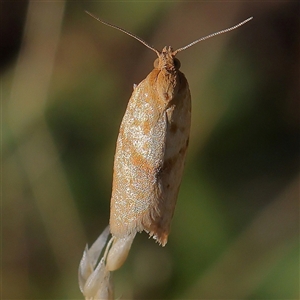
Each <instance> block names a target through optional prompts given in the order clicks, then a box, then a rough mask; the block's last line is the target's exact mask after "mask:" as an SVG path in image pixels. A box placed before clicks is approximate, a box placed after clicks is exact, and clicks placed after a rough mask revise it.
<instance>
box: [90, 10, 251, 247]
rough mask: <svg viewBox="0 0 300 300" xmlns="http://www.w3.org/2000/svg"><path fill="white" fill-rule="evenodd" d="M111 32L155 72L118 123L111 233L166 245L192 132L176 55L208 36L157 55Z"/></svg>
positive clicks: (185, 85) (185, 87) (188, 96)
mask: <svg viewBox="0 0 300 300" xmlns="http://www.w3.org/2000/svg"><path fill="white" fill-rule="evenodd" d="M87 13H88V14H89V15H91V16H92V17H93V18H95V19H96V20H98V21H100V22H101V23H103V24H105V25H108V26H110V27H113V28H116V29H118V30H120V31H122V32H124V33H126V34H128V35H130V36H132V37H133V38H135V39H137V40H138V41H140V42H141V43H143V44H144V45H145V46H146V47H148V48H149V49H151V50H153V51H154V52H155V53H156V54H157V56H158V58H157V59H156V60H155V62H154V69H153V70H152V71H151V72H150V74H149V75H148V76H147V77H146V78H145V79H144V80H143V81H142V82H141V83H140V84H139V85H137V86H136V87H135V88H134V91H133V93H132V95H131V97H130V99H129V103H128V106H127V109H126V112H125V115H124V117H123V120H122V123H121V126H120V131H119V136H118V139H117V145H116V153H115V159H114V172H113V186H112V197H111V211H110V231H111V234H112V235H113V236H115V237H117V238H123V237H126V236H128V235H130V234H132V235H135V233H136V232H141V231H143V230H145V231H146V232H148V233H149V235H150V236H153V237H154V238H155V239H156V240H157V241H158V242H159V243H160V244H161V245H163V246H164V245H165V244H166V243H167V239H168V235H169V232H170V223H171V219H172V217H173V214H174V209H175V205H176V200H177V195H178V191H179V186H180V182H181V178H182V173H183V167H184V160H185V156H186V152H187V147H188V143H189V133H190V126H191V94H190V90H189V85H188V82H187V80H186V78H185V76H184V74H183V73H182V72H180V70H179V68H180V61H179V60H178V59H177V58H175V56H176V54H177V53H178V52H180V51H182V50H185V49H187V48H189V47H191V46H192V45H194V44H196V43H198V42H200V41H202V40H205V39H208V38H210V37H212V36H215V35H218V34H221V33H224V32H227V31H230V30H233V29H235V28H237V27H239V26H242V25H243V24H244V23H246V22H248V21H250V20H251V19H252V18H249V19H247V20H245V21H243V22H241V23H239V24H238V25H236V26H233V27H231V28H228V29H225V30H222V31H219V32H217V33H213V34H211V35H208V36H206V37H203V38H201V39H198V40H196V41H194V42H193V43H191V44H189V45H187V46H185V47H182V48H179V49H177V50H175V51H174V50H173V49H172V47H170V46H166V47H164V48H163V50H162V51H158V50H156V49H154V48H153V47H151V46H150V45H149V44H147V43H146V42H145V41H143V40H142V39H140V38H138V37H137V36H135V35H134V34H132V33H130V32H128V31H126V30H124V29H122V28H119V27H117V26H115V25H112V24H110V23H107V22H104V21H102V20H100V19H99V18H97V17H95V16H94V15H92V14H91V13H89V12H87Z"/></svg>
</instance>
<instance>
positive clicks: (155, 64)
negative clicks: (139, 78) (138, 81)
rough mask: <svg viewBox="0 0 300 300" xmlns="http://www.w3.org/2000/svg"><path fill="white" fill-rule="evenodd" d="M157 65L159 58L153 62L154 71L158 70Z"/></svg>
mask: <svg viewBox="0 0 300 300" xmlns="http://www.w3.org/2000/svg"><path fill="white" fill-rule="evenodd" d="M158 65H159V58H157V59H156V60H155V61H154V68H155V69H158Z"/></svg>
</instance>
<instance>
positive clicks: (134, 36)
mask: <svg viewBox="0 0 300 300" xmlns="http://www.w3.org/2000/svg"><path fill="white" fill-rule="evenodd" d="M85 12H86V13H87V14H88V15H90V16H91V17H92V18H94V19H96V20H97V21H99V22H101V23H102V24H104V25H107V26H110V27H112V28H115V29H117V30H120V31H122V32H124V33H125V34H127V35H129V36H131V37H133V38H134V39H136V40H138V41H139V42H140V43H142V44H144V45H145V46H146V47H147V48H149V49H151V50H152V51H154V52H155V53H156V54H157V56H159V55H160V52H159V51H158V50H156V49H155V48H153V47H152V46H150V45H149V44H148V43H147V42H145V41H144V40H142V39H141V38H140V37H138V36H136V35H135V34H133V33H131V32H129V31H127V30H125V29H123V28H121V27H118V26H116V25H113V24H110V23H108V22H106V21H103V20H101V19H99V18H98V17H96V16H95V15H93V14H92V13H90V12H89V11H85Z"/></svg>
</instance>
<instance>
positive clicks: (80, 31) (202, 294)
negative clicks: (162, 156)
mask: <svg viewBox="0 0 300 300" xmlns="http://www.w3.org/2000/svg"><path fill="white" fill-rule="evenodd" d="M299 8H300V6H299V2H296V1H282V2H269V1H260V2H250V1H249V2H244V1H235V2H221V1H219V2H212V1H204V2H203V1H201V2H186V1H183V2H180V1H177V2H173V1H172V2H171V1H169V2H159V1H152V2H147V1H140V2H134V1H123V2H118V1H107V2H105V1H103V2H99V1H94V2H90V1H76V2H73V1H69V2H64V1H55V2H42V1H41V2H39V1H35V2H34V1H32V2H30V3H27V2H10V1H6V2H1V48H2V50H3V51H2V53H3V55H2V59H1V103H2V179H1V183H2V202H1V203H2V227H1V242H2V245H1V250H2V266H1V271H2V287H1V293H2V295H1V299H82V295H81V293H80V291H79V288H78V283H77V270H78V265H79V261H80V259H81V256H82V252H83V250H84V247H85V244H86V243H89V245H91V243H92V242H93V241H94V240H95V239H96V238H97V236H98V235H99V234H100V233H101V232H102V230H103V229H104V228H105V227H106V225H107V224H108V221H109V201H110V193H111V179H112V166H113V156H114V149H115V142H116V138H117V134H118V128H119V125H120V122H121V119H122V116H123V114H124V111H125V108H126V105H127V103H128V99H129V98H130V95H131V93H132V89H133V84H134V83H139V82H140V81H141V80H142V79H144V78H145V77H146V76H147V74H148V73H149V72H150V71H151V70H152V68H153V62H154V60H155V58H156V55H155V53H153V52H152V51H150V50H149V49H147V48H146V47H144V46H143V45H142V44H140V43H139V42H137V41H136V40H134V39H132V38H131V37H129V36H126V35H125V34H123V33H121V32H118V31H116V30H114V29H112V28H109V27H107V26H104V25H103V24H101V23H99V22H96V21H95V20H94V19H92V18H91V17H90V16H88V15H87V14H85V13H84V10H89V11H91V12H92V13H94V14H95V15H97V16H99V17H101V18H103V19H104V20H107V21H109V22H111V23H113V24H116V25H118V26H120V27H123V28H125V29H127V30H129V31H131V32H133V33H135V34H136V35H138V36H140V37H141V38H142V39H144V40H146V41H147V42H148V43H149V44H151V45H153V46H154V47H155V48H157V49H159V50H161V49H162V48H163V47H164V46H165V45H171V46H172V47H173V48H175V49H176V48H179V47H182V46H185V45H187V44H189V43H190V42H192V41H194V40H196V39H198V38H200V37H202V36H205V35H207V34H210V33H213V32H215V31H218V30H221V29H225V28H227V27H230V26H233V25H235V24H237V23H239V22H240V21H243V20H244V19H246V18H248V17H250V16H253V17H254V19H253V20H252V21H251V22H250V23H247V24H246V25H244V26H243V27H241V28H239V29H237V30H236V31H233V32H230V33H227V34H224V35H221V36H218V37H215V38H212V39H210V40H207V41H204V42H201V43H199V44H197V45H195V46H193V47H192V48H190V49H188V50H186V51H184V52H182V53H179V54H178V59H179V60H180V61H181V71H182V72H183V73H184V74H185V76H186V78H187V79H188V82H189V85H190V90H191V94H192V129H191V137H190V146H189V151H188V155H187V160H186V167H185V171H184V176H183V182H182V185H181V189H180V193H179V197H178V202H177V206H176V210H175V215H174V218H173V221H172V229H171V234H170V236H169V241H168V244H167V245H166V247H164V248H162V247H160V246H159V245H158V244H156V243H155V242H154V241H153V240H152V239H151V240H150V239H148V237H147V234H146V233H142V234H139V235H137V237H136V238H135V241H134V243H133V246H132V249H131V251H130V254H129V257H128V259H127V261H126V263H125V264H124V266H123V267H122V268H121V269H120V270H118V271H116V272H114V283H115V297H116V298H118V297H121V299H299V297H300V296H299V28H300V26H299V25H300V24H299Z"/></svg>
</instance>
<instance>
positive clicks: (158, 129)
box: [110, 47, 191, 245]
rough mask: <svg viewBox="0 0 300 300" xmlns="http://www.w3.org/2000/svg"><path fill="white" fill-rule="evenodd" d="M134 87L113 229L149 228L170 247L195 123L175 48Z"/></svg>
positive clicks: (116, 179) (123, 131) (119, 160)
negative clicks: (171, 223) (174, 213)
mask: <svg viewBox="0 0 300 300" xmlns="http://www.w3.org/2000/svg"><path fill="white" fill-rule="evenodd" d="M155 66H156V67H155V68H154V69H153V71H152V72H151V73H150V74H149V75H148V76H147V77H146V79H144V80H143V81H142V82H141V83H140V84H139V85H138V86H137V87H136V88H135V89H134V91H133V93H132V96H131V98H130V100H129V103H128V106H127V109H126V112H125V115H124V118H123V120H122V123H121V127H120V132H119V136H118V140H117V146H116V154H115V162H114V174H113V191H112V198H111V214H110V229H111V233H112V234H113V235H114V236H116V237H123V236H124V235H126V234H128V233H134V232H136V231H142V230H145V231H147V232H149V233H150V235H151V236H153V237H154V238H155V239H157V240H158V242H159V243H161V244H162V245H165V244H166V242H167V237H168V234H169V229H170V222H171V219H172V216H173V212H174V208H175V204H176V199H177V194H178V190H179V185H180V181H181V177H182V171H183V165H184V158H185V154H186V150H187V145H188V139H189V131H190V124H191V95H190V91H189V87H188V83H187V80H186V78H185V76H184V74H183V73H181V72H180V71H179V69H178V67H179V61H178V60H177V59H174V55H173V50H172V48H171V47H165V48H164V49H163V51H162V52H161V53H160V55H159V57H158V59H157V61H156V62H155Z"/></svg>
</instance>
